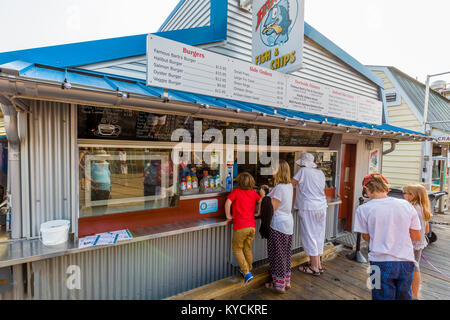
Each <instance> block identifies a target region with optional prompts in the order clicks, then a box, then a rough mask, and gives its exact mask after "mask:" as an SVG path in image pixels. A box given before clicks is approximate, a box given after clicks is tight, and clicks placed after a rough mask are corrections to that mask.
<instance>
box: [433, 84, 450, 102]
mask: <svg viewBox="0 0 450 320" xmlns="http://www.w3.org/2000/svg"><path fill="white" fill-rule="evenodd" d="M430 88H431V89H433V90H435V91H437V92H439V93H440V94H441V95H443V96H444V97H446V98H447V99H450V83H447V82H446V81H445V80H436V81H434V82H433V83H432V84H431V86H430Z"/></svg>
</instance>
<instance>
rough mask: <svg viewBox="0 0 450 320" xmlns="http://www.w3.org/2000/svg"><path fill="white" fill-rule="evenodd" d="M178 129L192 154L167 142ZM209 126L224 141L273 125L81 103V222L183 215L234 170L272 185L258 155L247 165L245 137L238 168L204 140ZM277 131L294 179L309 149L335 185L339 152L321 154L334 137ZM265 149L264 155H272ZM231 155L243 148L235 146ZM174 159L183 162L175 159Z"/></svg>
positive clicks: (223, 185) (222, 187)
mask: <svg viewBox="0 0 450 320" xmlns="http://www.w3.org/2000/svg"><path fill="white" fill-rule="evenodd" d="M177 129H183V130H184V133H185V134H186V135H188V136H191V138H192V140H191V142H190V143H188V144H189V145H191V148H190V151H189V152H186V151H184V150H179V149H176V148H175V146H177V144H178V143H179V142H181V138H180V139H173V137H172V136H173V133H174V132H175V131H176V130H177ZM208 129H214V130H215V132H219V133H220V134H221V135H222V137H224V138H225V137H226V136H227V134H226V130H227V129H242V130H248V129H254V130H255V132H258V133H259V132H260V131H259V130H260V129H267V130H269V131H268V132H270V130H272V129H276V128H274V127H268V126H261V125H256V124H252V123H249V122H246V123H234V122H227V121H222V120H215V119H202V118H195V117H192V116H181V115H174V114H153V113H149V112H144V111H135V110H126V109H120V108H104V107H93V106H79V107H78V147H79V159H78V160H79V217H80V218H89V217H95V216H101V215H108V214H120V213H130V212H135V213H136V214H139V213H140V212H148V213H152V214H154V215H155V216H157V215H160V216H162V215H163V214H167V213H168V211H167V209H170V208H174V207H177V209H174V210H172V211H170V210H169V211H170V212H172V213H173V212H175V211H177V210H178V211H177V214H180V215H181V214H185V215H186V214H187V213H186V212H185V211H183V210H184V209H180V208H182V207H183V206H187V205H188V202H189V201H193V199H200V200H201V198H207V197H219V196H222V195H223V192H224V191H230V190H231V189H232V187H233V181H232V180H233V178H234V177H235V175H236V173H239V172H243V171H248V172H250V173H251V174H252V175H253V177H254V178H255V180H256V183H257V185H258V186H260V185H262V184H268V185H272V184H273V181H272V176H271V175H270V174H269V175H264V174H262V172H261V168H263V167H264V168H269V167H270V163H269V164H263V163H265V162H264V161H261V159H260V157H261V155H260V154H258V153H257V152H256V163H255V161H254V159H255V157H253V156H252V157H253V158H252V159H253V160H252V161H250V156H249V155H250V153H249V152H248V151H249V146H248V144H249V141H247V140H248V139H247V140H246V141H245V142H242V141H241V142H240V143H245V144H246V146H245V148H244V149H245V150H246V151H245V157H246V160H245V164H239V165H237V163H236V162H233V160H235V159H232V157H231V159H226V158H227V157H226V150H225V149H224V148H226V147H225V145H224V146H223V147H220V148H219V147H216V148H208V146H211V145H210V143H211V142H212V141H211V139H210V140H208V139H206V138H204V135H205V134H206V131H207V130H208ZM278 129H279V134H278V136H279V146H280V147H279V158H280V159H283V160H286V161H287V162H288V163H289V165H290V167H291V171H292V172H291V174H292V175H293V174H294V173H295V172H296V170H297V166H296V164H295V160H296V159H298V158H299V156H300V154H301V152H304V151H308V152H313V154H314V155H315V156H316V163H318V164H319V168H320V169H322V170H324V172H325V175H326V177H327V187H328V188H334V186H335V176H336V153H333V152H331V151H330V152H328V151H325V150H327V148H328V146H329V144H330V141H331V138H332V133H329V132H320V131H312V130H296V129H293V128H278ZM199 132H200V133H201V135H202V138H203V139H206V140H208V142H207V141H205V140H202V142H203V144H202V143H198V145H199V146H201V149H200V151H198V150H195V145H197V142H195V141H194V137H195V135H196V134H198V133H199ZM271 137H272V135H271V134H268V136H267V138H268V140H267V144H268V146H270V145H271ZM223 142H226V141H223ZM234 143H236V142H234ZM268 148H269V149H270V147H268ZM269 149H267V150H268V153H267V154H266V155H265V157H266V158H267V157H270V150H269ZM235 150H240V148H238V147H237V146H235ZM235 156H236V152H235ZM178 158H179V159H181V161H174V159H178ZM236 169H237V170H236ZM236 171H237V172H236ZM183 200H186V202H183ZM194 202H195V201H193V202H192V204H190V206H191V207H190V209H189V210H191V211H192V212H190V213H189V214H200V213H199V212H197V209H196V208H197V206H198V204H197V202H195V203H194ZM183 208H184V207H183ZM153 209H156V210H153ZM152 210H153V211H152ZM177 217H178V216H177ZM88 220H92V219H88Z"/></svg>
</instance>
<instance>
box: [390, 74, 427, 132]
mask: <svg viewBox="0 0 450 320" xmlns="http://www.w3.org/2000/svg"><path fill="white" fill-rule="evenodd" d="M382 68H383V70H382V71H384V73H385V74H386V76H387V77H388V79H389V80H390V81H391V83H392V84H393V85H394V88H395V89H396V90H397V91H398V92H400V94H401V96H402V98H403V99H404V100H405V102H406V104H407V105H408V106H409V109H410V110H411V111H412V112H413V113H414V115H415V116H416V118H417V121H419V123H420V124H422V123H423V114H421V113H420V112H419V109H418V108H417V106H416V105H415V104H414V102H412V100H411V98H410V97H409V95H407V94H406V92H405V90H403V87H402V86H401V85H400V84H399V83H398V81H397V79H396V78H395V77H394V76H393V75H392V73H391V70H389V68H388V67H382Z"/></svg>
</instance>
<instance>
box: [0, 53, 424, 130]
mask: <svg viewBox="0 0 450 320" xmlns="http://www.w3.org/2000/svg"><path fill="white" fill-rule="evenodd" d="M0 72H1V73H6V74H9V75H13V76H17V77H19V78H22V79H32V80H38V81H45V82H53V83H57V84H58V85H62V84H64V83H65V82H67V83H69V84H70V86H69V87H71V86H74V85H75V86H80V87H82V88H91V89H96V90H99V91H104V92H115V93H125V94H127V95H139V96H144V97H149V98H152V99H161V100H164V99H165V98H164V89H162V88H158V87H152V86H147V85H146V84H145V83H144V82H142V81H139V80H136V79H132V78H126V77H118V76H111V75H107V74H102V73H99V72H90V71H84V70H78V69H62V68H54V67H48V66H43V65H38V64H34V63H29V62H24V61H14V62H10V63H7V64H3V65H0ZM167 93H168V96H167V97H166V99H168V100H169V101H179V102H183V103H189V104H199V105H203V106H205V107H213V108H214V107H215V108H225V109H232V110H236V111H246V112H254V113H258V114H262V115H271V116H279V117H284V118H287V119H295V120H300V121H305V122H314V123H322V124H331V125H336V126H341V127H347V128H358V129H361V130H362V129H365V130H372V131H383V132H386V133H396V134H403V135H405V134H410V135H418V136H425V134H423V133H421V132H417V131H412V130H408V129H404V128H400V127H395V126H392V125H389V124H381V125H374V124H370V123H365V122H359V121H351V120H346V119H340V118H334V117H326V116H323V115H317V114H311V113H307V112H301V111H295V110H288V109H283V108H273V107H270V106H264V105H259V104H253V103H248V102H242V101H236V100H230V99H225V98H219V97H212V96H206V95H201V94H196V93H189V92H183V91H177V90H172V89H169V90H167Z"/></svg>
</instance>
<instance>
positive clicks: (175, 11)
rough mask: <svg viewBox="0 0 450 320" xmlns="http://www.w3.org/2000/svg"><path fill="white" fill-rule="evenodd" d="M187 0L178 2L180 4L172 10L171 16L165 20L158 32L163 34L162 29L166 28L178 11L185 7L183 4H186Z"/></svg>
mask: <svg viewBox="0 0 450 320" xmlns="http://www.w3.org/2000/svg"><path fill="white" fill-rule="evenodd" d="M185 2H186V0H181V1H180V2H178V4H177V5H176V7H175V8H174V9H173V10H172V12H171V13H170V14H169V16H168V17H167V19H166V20H164V22H163V24H162V25H161V27H159V29H158V32H162V28H164V27H165V26H166V24H167V23H168V22H169V21H170V19H172V17H173V16H174V15H175V13H177V11H178V9H180V7H181V6H182V5H183V3H185Z"/></svg>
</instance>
